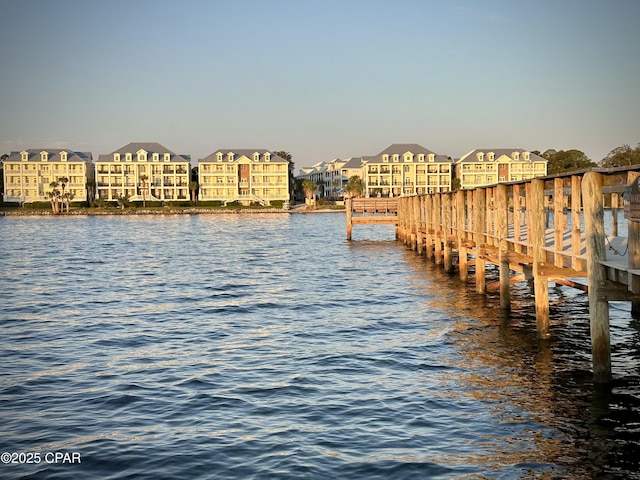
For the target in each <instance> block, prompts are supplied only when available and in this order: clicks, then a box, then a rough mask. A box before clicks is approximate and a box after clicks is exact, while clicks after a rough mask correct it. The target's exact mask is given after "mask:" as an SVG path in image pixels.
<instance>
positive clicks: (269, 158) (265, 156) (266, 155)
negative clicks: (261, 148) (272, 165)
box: [264, 152, 271, 162]
mask: <svg viewBox="0 0 640 480" xmlns="http://www.w3.org/2000/svg"><path fill="white" fill-rule="evenodd" d="M264 161H265V162H270V161H271V154H270V153H269V152H265V153H264Z"/></svg>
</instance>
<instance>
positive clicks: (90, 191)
mask: <svg viewBox="0 0 640 480" xmlns="http://www.w3.org/2000/svg"><path fill="white" fill-rule="evenodd" d="M85 186H86V188H87V200H88V202H89V205H91V204H92V203H93V200H94V199H95V195H96V181H95V180H93V179H92V178H89V179H87V182H86V184H85Z"/></svg>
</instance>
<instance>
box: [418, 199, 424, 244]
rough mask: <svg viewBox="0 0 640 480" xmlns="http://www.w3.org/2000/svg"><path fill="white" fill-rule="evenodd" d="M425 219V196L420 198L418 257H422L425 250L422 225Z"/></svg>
mask: <svg viewBox="0 0 640 480" xmlns="http://www.w3.org/2000/svg"><path fill="white" fill-rule="evenodd" d="M423 219H424V195H419V196H418V248H417V250H418V255H422V250H423V249H424V236H423V235H424V234H423V230H422V224H423Z"/></svg>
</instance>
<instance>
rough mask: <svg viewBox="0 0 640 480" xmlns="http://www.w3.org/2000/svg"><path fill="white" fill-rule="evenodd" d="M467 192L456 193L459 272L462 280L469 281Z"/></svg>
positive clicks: (459, 191)
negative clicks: (466, 232) (466, 217)
mask: <svg viewBox="0 0 640 480" xmlns="http://www.w3.org/2000/svg"><path fill="white" fill-rule="evenodd" d="M465 196H466V195H465V192H464V190H458V191H457V192H456V205H457V209H456V215H457V218H456V229H457V236H458V270H459V274H460V280H462V281H463V282H466V281H467V276H468V275H469V272H468V270H469V262H468V259H467V244H466V235H465V229H466V222H465V205H464V199H465Z"/></svg>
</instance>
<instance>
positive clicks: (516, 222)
mask: <svg viewBox="0 0 640 480" xmlns="http://www.w3.org/2000/svg"><path fill="white" fill-rule="evenodd" d="M521 217H522V216H521V210H520V184H519V183H516V184H515V185H514V186H513V238H514V239H515V244H514V245H513V250H514V251H515V252H521V251H522V245H520V241H521V240H522V223H524V222H523V221H522V218H521Z"/></svg>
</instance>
